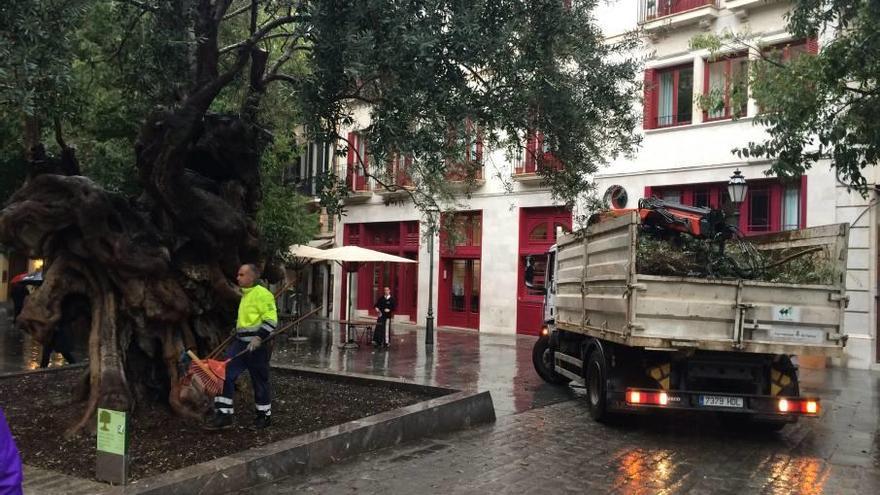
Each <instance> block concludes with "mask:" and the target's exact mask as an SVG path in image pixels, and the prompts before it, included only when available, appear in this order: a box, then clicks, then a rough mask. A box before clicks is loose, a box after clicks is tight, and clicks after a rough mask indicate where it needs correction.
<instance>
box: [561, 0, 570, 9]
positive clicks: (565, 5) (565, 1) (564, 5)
mask: <svg viewBox="0 0 880 495" xmlns="http://www.w3.org/2000/svg"><path fill="white" fill-rule="evenodd" d="M562 8H563V9H565V10H566V11H569V10H571V0H562Z"/></svg>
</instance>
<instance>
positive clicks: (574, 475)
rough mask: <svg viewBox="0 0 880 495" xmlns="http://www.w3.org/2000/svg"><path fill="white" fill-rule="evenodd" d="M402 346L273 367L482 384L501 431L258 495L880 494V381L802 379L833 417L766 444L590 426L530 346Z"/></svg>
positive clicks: (652, 421)
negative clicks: (534, 365)
mask: <svg viewBox="0 0 880 495" xmlns="http://www.w3.org/2000/svg"><path fill="white" fill-rule="evenodd" d="M401 333H402V334H400V333H399V334H398V335H396V336H395V340H396V341H397V343H398V348H397V353H398V354H396V355H395V353H394V352H393V351H392V352H389V353H387V354H386V353H384V351H373V350H372V349H369V348H367V349H360V350H357V351H336V352H334V353H318V354H315V352H314V348H313V347H312V346H313V344H308V343H307V344H297V345H295V346H292V347H282V348H281V349H280V352H279V353H278V354H276V358H275V359H276V360H281V359H289V360H292V361H294V362H295V364H299V365H308V366H314V367H324V368H333V369H346V370H348V371H355V372H360V373H377V374H388V375H391V376H403V377H404V378H410V379H415V380H416V381H424V382H431V383H435V384H441V385H450V386H452V385H454V384H459V385H461V384H465V385H467V383H470V385H469V386H470V387H476V388H480V389H490V390H492V395H493V399H495V402H496V407H499V409H500V411H499V419H498V421H497V422H496V423H495V424H494V425H490V426H485V427H481V428H478V429H474V430H469V431H464V432H459V433H456V434H452V435H448V436H442V437H438V438H432V439H425V440H422V441H419V442H415V443H412V444H408V445H404V446H400V447H397V448H392V449H386V450H383V451H379V452H376V453H373V454H368V455H364V456H361V457H359V458H357V459H354V460H352V461H350V462H347V463H343V464H340V465H337V466H334V467H331V468H328V469H324V470H322V471H318V472H315V473H312V474H311V475H309V476H303V477H291V478H287V479H283V480H281V481H278V482H275V483H272V484H268V485H265V486H260V487H256V488H254V489H252V490H249V491H248V493H257V494H263V495H269V494H288V493H326V494H336V493H341V494H345V493H358V494H371V493H377V494H378V493H383V494H386V493H393V494H410V493H418V494H420V495H427V494H435V493H436V494H450V493H454V494H457V493H538V492H542V493H621V494H702V493H706V494H744V493H759V494H774V495H775V494H805V495H814V494H815V495H818V494H875V493H880V431H878V426H880V423H878V417H880V373H876V372H875V373H872V372H867V371H855V370H845V369H832V370H802V371H801V381H802V388H803V390H804V393H809V394H817V395H819V396H820V397H822V399H823V401H824V402H823V406H824V409H823V413H822V416H821V417H820V418H817V419H804V420H801V421H800V422H799V423H798V424H796V425H789V426H787V427H786V428H785V429H784V430H783V431H782V432H780V433H757V432H754V431H753V430H751V429H750V428H749V427H748V426H746V425H742V424H730V422H727V421H723V420H722V419H721V418H717V417H715V416H712V415H689V416H685V417H677V418H673V417H665V416H649V417H637V418H631V419H627V420H623V421H620V422H618V423H617V424H614V425H611V426H609V425H603V424H598V423H596V422H594V421H592V420H591V419H590V418H589V415H588V414H587V409H586V404H585V403H584V400H583V398H582V397H581V395H582V394H581V392H580V391H577V390H573V389H570V388H556V387H552V386H549V385H546V384H543V382H541V381H540V379H538V378H537V376H536V375H535V373H534V372H533V371H532V369H531V354H530V350H531V344H532V342H533V340H532V339H531V338H528V337H520V338H514V337H500V336H496V337H492V336H490V337H487V336H485V335H478V334H467V333H465V334H461V333H455V332H449V333H444V332H441V333H440V334H438V343H437V346H436V348H435V349H434V352H433V355H434V357H433V362H431V363H428V362H422V361H423V360H425V359H426V358H425V357H418V356H417V355H418V354H424V351H423V350H422V349H423V346H422V345H420V344H418V342H421V338H423V334H421V333H420V332H418V331H408V332H401ZM409 339H412V340H414V341H415V342H412V343H408V340H409ZM444 339H445V344H444ZM331 340H332V339H331ZM444 345H445V348H444ZM334 347H335V345H334ZM406 349H409V350H406ZM444 349H445V350H444ZM526 351H528V352H526ZM445 353H451V354H453V356H446V357H444V354H445ZM471 354H474V355H471ZM477 354H478V355H479V356H476V355H477ZM474 360H476V363H474ZM510 360H514V361H515V362H510ZM413 362H420V363H421V364H420V365H418V366H413V365H412V363H413ZM404 363H406V364H404ZM496 395H498V396H499V397H496Z"/></svg>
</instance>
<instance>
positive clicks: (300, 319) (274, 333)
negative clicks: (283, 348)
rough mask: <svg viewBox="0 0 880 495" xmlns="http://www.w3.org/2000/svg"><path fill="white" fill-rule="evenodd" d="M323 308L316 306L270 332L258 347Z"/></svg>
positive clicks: (241, 354)
mask: <svg viewBox="0 0 880 495" xmlns="http://www.w3.org/2000/svg"><path fill="white" fill-rule="evenodd" d="M323 307H324V306H318V307H317V308H315V309H313V310H311V311H309V312H308V313H306V314H304V315H302V316H300V317H299V318H297V319H296V320H294V321H292V322H290V323H288V324H287V325H284V326H283V327H281V328H279V329H278V330H275V331H274V332H272V333H271V334H269V336H268V337H266V340H264V341H263V342H261V343H260V345H262V344H265V343H266V342H269V341H270V340H272V339H274V338H275V336H276V335H278V334H280V333H283V332H286V331H287V330H290V329H291V328H293V327H294V326H296V325H297V324H298V323H299V322H301V321H303V320H305V319H306V318H308V317H309V316H312V315H313V314H315V313H317V312H318V311H320V310H321V308H323ZM246 352H248V350H247V349H245V350H243V351H241V352H239V353H238V354H236V355H235V356H232V359H235V358H237V357H241V356H243V355H244V354H245V353H246Z"/></svg>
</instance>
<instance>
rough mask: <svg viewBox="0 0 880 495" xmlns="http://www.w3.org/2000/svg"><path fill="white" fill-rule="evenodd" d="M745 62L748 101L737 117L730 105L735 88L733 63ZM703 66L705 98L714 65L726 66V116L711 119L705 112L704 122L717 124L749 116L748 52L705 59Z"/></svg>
mask: <svg viewBox="0 0 880 495" xmlns="http://www.w3.org/2000/svg"><path fill="white" fill-rule="evenodd" d="M740 60H743V61H745V62H746V65H745V71H746V74H745V91H746V101H745V102H743V106H742V108H741V109H740V111H739V112H737V113H736V114H735V115H734V113H733V112H732V111H731V104H730V93H731V89H732V88H733V78H732V72H733V62H735V61H740ZM704 62H705V63H704V65H703V97H708V96H709V90H710V88H709V74H710V69H711V66H712V65H713V64H722V63H723V64H724V114H723V115H721V116H718V117H710V116H709V111H708V110H703V122H716V121H719V120H727V119H732V118H734V117H736V118H743V117H747V116H748V112H749V110H748V109H749V104H748V93H749V74H748V71H749V54H748V52H736V53H731V54H728V55H725V56H723V57H720V58H719V59H717V60H708V59H704Z"/></svg>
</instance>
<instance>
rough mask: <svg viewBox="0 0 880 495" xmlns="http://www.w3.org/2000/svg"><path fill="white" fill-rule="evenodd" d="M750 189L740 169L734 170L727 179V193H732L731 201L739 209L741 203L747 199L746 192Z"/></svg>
mask: <svg viewBox="0 0 880 495" xmlns="http://www.w3.org/2000/svg"><path fill="white" fill-rule="evenodd" d="M748 191H749V185H748V184H747V183H746V178H745V177H743V175H742V174H741V173H740V171H739V169H736V170H735V171H734V172H733V175H731V176H730V180H729V181H727V194H729V195H730V201H731V203H733V205H734V206H735V207H736V209H737V210H739V205H741V204H742V203H743V201H745V200H746V193H747V192H748Z"/></svg>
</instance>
